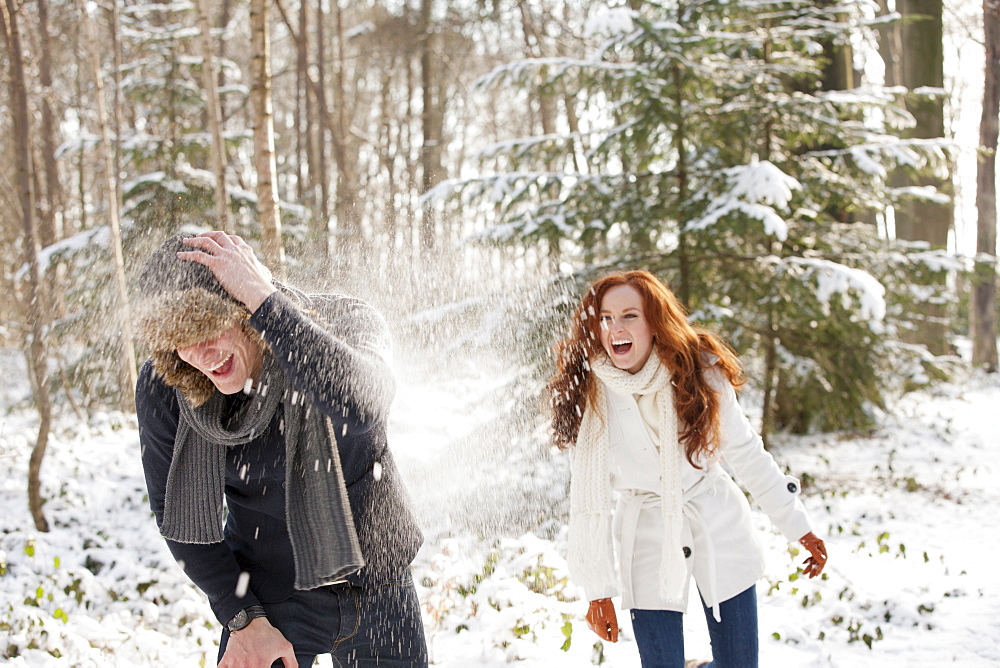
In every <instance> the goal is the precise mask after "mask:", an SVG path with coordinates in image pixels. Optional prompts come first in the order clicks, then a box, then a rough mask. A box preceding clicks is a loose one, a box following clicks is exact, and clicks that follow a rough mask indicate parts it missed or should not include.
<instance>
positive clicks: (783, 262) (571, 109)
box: [0, 0, 1000, 575]
mask: <svg viewBox="0 0 1000 668" xmlns="http://www.w3.org/2000/svg"><path fill="white" fill-rule="evenodd" d="M998 12H1000V10H998V8H997V3H996V2H994V1H993V0H984V2H983V3H982V6H981V7H980V6H978V5H977V4H976V3H972V2H969V3H962V4H958V5H950V4H949V6H948V7H945V4H944V3H943V2H940V1H938V2H934V1H932V0H898V1H897V2H891V0H879V1H877V2H876V1H869V0H844V1H843V2H835V1H833V0H816V1H813V2H804V1H792V2H781V1H777V0H774V1H767V2H763V1H751V0H741V1H738V2H734V1H728V2H726V1H722V0H692V1H690V2H649V1H642V0H628V1H627V2H609V3H577V2H571V1H570V0H465V1H459V0H453V1H450V2H447V1H445V0H397V1H391V0H384V1H375V0H370V1H368V2H344V1H343V0H330V1H328V2H315V3H313V2H300V3H295V2H290V1H289V0H250V1H249V2H239V1H233V0H220V1H216V0H197V1H196V2H173V3H153V2H85V1H83V0H76V1H68V2H59V1H57V2H52V1H50V0H23V1H20V2H19V1H17V0H4V1H3V6H2V12H0V17H2V21H3V29H4V30H3V36H4V39H5V42H4V46H5V48H4V50H3V53H2V58H3V60H2V61H0V78H2V80H3V84H4V86H5V91H6V92H7V94H6V95H0V105H3V108H4V111H5V112H6V113H5V114H4V115H3V121H2V122H3V124H4V126H5V130H6V131H5V132H3V133H2V134H0V152H2V155H3V162H2V166H0V179H3V181H2V183H3V184H4V185H3V188H0V202H2V207H0V257H2V258H4V262H3V265H2V266H3V270H2V274H0V290H2V293H3V295H4V298H3V300H2V301H0V348H2V349H3V351H4V354H5V355H7V354H16V353H15V351H22V353H23V355H24V359H25V362H26V367H25V368H26V373H27V377H28V379H29V381H30V391H29V392H27V393H25V394H24V396H23V397H21V398H20V399H19V400H18V401H17V402H15V405H13V406H12V407H11V408H10V410H15V409H16V410H31V411H37V418H36V420H37V430H36V437H35V439H34V443H33V445H32V448H31V456H30V463H29V466H28V470H27V478H26V480H24V486H25V489H26V495H27V499H28V507H29V510H30V513H31V518H32V522H33V524H34V526H35V528H36V530H38V531H40V532H45V531H48V529H49V523H48V519H47V517H46V513H45V504H46V501H47V498H46V497H47V495H46V493H45V490H46V489H51V488H52V485H51V484H50V485H49V486H48V487H46V484H45V483H44V481H43V480H42V477H41V472H42V464H43V462H44V457H45V453H46V449H47V444H48V439H49V434H50V430H51V428H52V425H53V424H54V423H57V422H58V421H59V420H60V419H62V418H65V417H66V416H75V417H76V419H77V420H78V421H79V423H81V424H83V423H87V422H88V419H89V418H90V417H91V416H93V415H95V414H101V413H103V411H106V410H108V409H112V408H114V409H118V410H120V411H122V412H124V413H126V414H128V413H130V412H132V410H133V409H132V387H133V386H134V379H135V371H136V367H137V364H138V363H139V362H141V360H142V359H143V354H144V351H142V350H136V349H135V345H134V344H133V341H132V332H131V326H130V320H129V299H130V297H131V295H130V293H129V286H130V284H131V280H130V277H131V276H132V275H133V273H134V272H135V270H136V269H137V268H138V266H139V265H141V262H142V260H143V258H144V257H145V256H146V255H147V254H148V253H149V252H150V250H152V248H154V247H156V246H157V245H158V244H159V243H161V242H162V240H163V239H165V238H166V237H167V236H169V235H171V234H174V233H176V232H179V231H188V232H196V231H200V230H204V229H219V228H221V229H226V230H228V231H231V232H235V233H238V234H240V235H242V236H243V237H244V238H247V239H248V240H250V241H251V243H253V244H254V245H255V246H256V247H257V248H258V249H259V251H260V254H261V257H262V258H263V259H264V260H265V262H266V263H267V264H268V265H269V266H271V267H272V268H273V269H274V270H275V273H276V275H278V276H280V277H283V278H287V279H288V280H289V281H290V282H292V283H295V284H298V285H302V286H304V287H307V288H313V289H337V290H343V291H346V292H350V293H353V294H357V295H359V296H361V297H364V298H366V299H369V300H371V301H372V302H373V303H375V304H376V305H377V306H378V307H379V308H380V309H382V310H383V311H384V312H385V313H386V314H387V316H388V317H389V319H390V322H391V323H392V325H393V328H394V331H395V332H396V337H397V354H398V356H399V357H400V358H402V361H403V362H405V365H406V366H407V369H408V370H409V371H410V372H411V373H415V372H414V371H413V369H414V368H420V372H421V373H424V374H427V375H428V376H430V377H435V378H446V379H449V380H451V379H455V378H461V377H463V376H466V377H468V378H469V379H471V381H472V382H478V381H479V380H480V379H483V378H486V377H488V378H489V379H490V383H488V384H489V385H490V387H491V388H492V390H493V392H494V393H495V394H492V395H491V399H490V400H487V401H488V402H492V403H491V410H490V411H489V412H488V414H489V418H488V421H489V423H490V424H491V425H492V426H493V430H494V431H495V433H496V434H501V435H502V436H495V438H496V439H497V441H504V442H503V445H502V447H500V448H499V449H498V450H497V453H511V452H530V453H532V456H531V457H526V458H525V462H526V463H524V464H522V465H521V466H523V467H524V468H530V467H533V472H532V473H531V474H530V475H528V476H527V477H526V478H523V479H522V481H521V487H520V488H518V490H517V491H518V493H520V494H522V495H525V496H528V497H532V498H535V499H536V502H535V505H533V506H531V508H532V509H533V511H534V512H535V515H531V513H529V514H528V516H527V517H518V518H516V519H515V518H512V517H511V511H510V509H509V508H506V506H503V504H501V506H503V507H502V508H501V510H496V509H494V511H493V512H492V513H490V512H487V511H486V510H482V511H475V512H471V513H467V514H470V515H472V516H473V518H472V519H469V518H466V520H465V522H467V523H468V524H469V525H470V526H476V527H477V530H480V531H483V532H484V533H488V531H486V530H485V529H484V527H487V526H488V527H491V528H492V527H495V526H497V525H503V526H504V527H505V529H507V530H508V531H509V530H511V529H512V527H517V528H518V529H521V530H534V529H538V528H539V527H541V526H543V525H545V523H546V522H549V521H550V520H551V518H552V517H553V516H555V517H559V516H560V515H559V514H560V512H564V511H565V508H564V507H562V505H561V503H562V502H561V501H560V500H559V494H555V493H553V492H552V491H551V490H550V489H547V488H546V486H547V485H548V484H549V483H550V482H551V481H550V480H549V478H547V477H546V475H540V474H539V473H538V471H537V468H538V467H539V463H538V462H539V457H540V456H541V455H539V453H543V454H544V453H545V452H546V447H547V446H546V434H545V425H544V410H543V407H542V406H541V405H540V401H539V395H540V389H541V385H542V383H543V382H544V379H545V377H546V375H547V374H548V373H550V371H551V364H552V360H551V358H550V357H549V355H548V351H549V347H550V346H551V344H552V342H553V341H554V339H555V338H556V337H557V336H558V335H559V334H560V333H561V331H562V330H561V327H562V326H563V323H564V322H565V319H566V316H567V315H568V309H569V308H571V306H572V304H573V303H574V302H575V300H576V298H577V295H578V292H579V290H580V289H581V286H582V285H584V284H585V283H586V282H587V281H588V280H590V279H592V278H594V277H596V276H598V275H600V274H601V273H604V272H607V271H610V270H614V269H619V268H633V267H644V268H648V269H651V270H652V271H654V272H655V273H657V274H658V275H659V276H661V277H662V278H663V279H664V280H666V281H667V282H668V283H669V284H670V285H671V286H672V287H673V288H674V289H675V291H676V292H677V293H678V294H679V296H681V298H682V299H683V300H684V301H685V303H686V304H688V305H689V307H690V309H691V313H692V319H695V320H697V321H698V322H699V323H701V324H704V325H707V326H710V327H712V328H713V329H716V330H717V331H719V332H721V333H723V334H724V335H725V336H726V338H727V339H728V340H729V341H730V342H731V343H732V344H733V345H734V347H735V348H736V349H737V350H738V351H739V352H740V354H741V355H742V356H743V357H744V360H745V362H746V365H747V370H748V377H749V378H750V384H749V387H748V390H747V394H748V396H749V397H750V399H751V403H753V404H754V405H755V406H756V410H757V413H758V416H757V419H758V423H759V425H760V430H761V433H762V435H763V436H764V438H765V442H767V443H770V442H771V440H772V438H773V435H774V434H776V433H792V434H807V433H821V432H829V431H836V432H840V433H864V432H865V431H866V430H868V429H871V428H872V427H873V426H874V425H875V423H876V421H877V419H878V417H879V416H880V415H881V414H882V411H883V410H884V409H885V408H886V407H887V405H888V404H890V403H891V402H892V401H893V400H895V399H896V398H898V397H900V396H902V395H903V394H904V393H906V392H911V391H913V390H916V389H918V388H925V389H926V388H927V387H928V386H931V385H933V384H934V383H939V382H945V381H947V379H949V378H950V377H953V376H954V375H955V374H956V373H963V372H964V369H965V364H966V363H967V362H965V361H963V360H962V356H961V355H959V354H958V351H959V349H960V348H962V347H963V346H966V347H967V348H968V350H969V354H968V355H966V358H967V361H968V362H971V364H972V365H974V366H977V367H980V368H981V369H983V370H985V371H987V372H995V371H996V368H997V352H996V339H997V324H996V323H997V320H996V292H997V285H996V261H995V255H996V225H997V214H996V194H995V192H996V174H995V149H996V144H997V121H998V108H997V104H998V97H1000V92H998V91H1000V74H998V69H1000V65H998V60H1000V56H998V52H997V48H998V44H1000V27H998V21H1000V18H998ZM970 51H971V52H974V53H975V54H977V55H976V56H975V57H970V56H969V52H970ZM978 54H982V55H985V59H983V58H982V56H980V55H978ZM977 58H978V64H976V65H973V66H972V67H971V68H970V67H969V66H968V63H970V62H974V63H975V62H976V61H977ZM948 62H950V63H951V64H952V69H950V70H949V69H947V68H946V63H948ZM957 62H961V63H963V65H961V71H960V72H959V71H958V70H956V69H954V66H955V63H957ZM984 62H985V67H982V63H984ZM946 72H948V74H947V76H946ZM970 86H972V87H973V88H974V89H975V90H976V92H977V93H978V91H979V90H981V91H982V93H981V95H977V94H971V95H970V94H969V90H968V89H969V87H970ZM979 87H981V89H980V88H979ZM970 108H974V109H975V111H976V112H977V113H970ZM970 119H973V120H972V121H970ZM972 125H975V126H976V128H975V129H978V133H977V132H970V127H971V126H972ZM973 239H974V242H973ZM401 363H402V362H401ZM442 366H446V367H447V372H446V373H445V374H443V373H442ZM497 397H502V398H503V399H502V400H498V399H497ZM430 419H433V420H448V419H450V418H449V415H448V411H447V410H446V408H442V409H441V411H440V413H439V414H436V415H433V416H430ZM501 425H502V426H501ZM504 439H506V440H504ZM500 460H501V456H500V454H497V461H496V462H491V463H497V464H500V463H502V462H501V461H500ZM515 468H517V467H515ZM542 468H544V467H542ZM556 468H558V467H556ZM518 470H520V469H518ZM546 470H547V469H546ZM550 497H551V498H550ZM518 510H519V512H520V511H523V510H524V509H523V508H520V507H519V508H518ZM13 512H19V511H18V510H16V509H14V510H13ZM477 513H480V514H482V515H483V516H484V517H485V516H486V515H488V516H489V517H488V518H484V517H476V515H477ZM477 521H478V522H479V524H476V522H477ZM7 531H8V530H7V529H6V528H4V533H7ZM97 570H100V569H99V568H98V569H97ZM2 574H3V569H2V568H0V575H2Z"/></svg>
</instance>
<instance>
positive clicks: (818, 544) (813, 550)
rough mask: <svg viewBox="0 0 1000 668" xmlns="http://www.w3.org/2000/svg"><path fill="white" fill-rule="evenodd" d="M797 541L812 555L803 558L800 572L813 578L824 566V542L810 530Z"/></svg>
mask: <svg viewBox="0 0 1000 668" xmlns="http://www.w3.org/2000/svg"><path fill="white" fill-rule="evenodd" d="M799 543H801V544H802V546H803V547H804V548H806V549H807V550H809V554H810V555H812V556H810V557H808V558H807V559H806V560H805V562H804V567H803V569H802V572H803V573H805V574H806V575H808V576H809V577H810V578H814V577H816V576H817V575H819V574H820V573H822V572H823V567H824V566H826V544H824V543H823V540H822V539H821V538H819V537H818V536H817V535H816V534H814V533H813V532H812V531H810V532H809V533H807V534H806V535H805V536H803V537H802V538H799Z"/></svg>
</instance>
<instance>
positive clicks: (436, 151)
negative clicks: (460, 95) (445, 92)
mask: <svg viewBox="0 0 1000 668" xmlns="http://www.w3.org/2000/svg"><path fill="white" fill-rule="evenodd" d="M433 4H434V0H420V14H419V15H418V18H417V35H418V40H419V44H420V86H421V89H422V99H423V109H422V110H421V112H420V121H421V125H422V128H423V146H422V147H421V151H420V165H421V171H422V183H421V186H422V191H423V192H425V193H426V192H428V191H430V190H431V188H433V187H434V186H436V185H437V184H438V182H439V181H440V180H441V171H442V170H441V116H442V114H441V109H440V108H439V104H440V102H441V101H440V100H439V99H438V96H437V95H436V92H437V86H436V76H435V75H436V72H435V71H434V70H435V67H434V65H435V59H434V40H433V39H432V36H433V31H432V28H431V8H432V5H433ZM435 218H436V217H435V215H434V209H433V208H432V206H431V205H430V204H428V205H426V206H424V209H423V219H422V221H421V225H420V248H421V250H422V251H423V252H424V253H426V252H427V251H433V250H434V248H435V246H436V239H435V235H436V228H437V221H436V220H435ZM428 259H430V258H428Z"/></svg>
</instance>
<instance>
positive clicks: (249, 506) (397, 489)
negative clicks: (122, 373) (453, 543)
mask: <svg viewBox="0 0 1000 668" xmlns="http://www.w3.org/2000/svg"><path fill="white" fill-rule="evenodd" d="M136 321H137V331H138V333H139V336H140V338H141V339H142V340H143V342H144V343H145V344H146V346H147V347H148V348H149V350H150V359H149V360H148V361H147V362H146V363H145V364H144V365H143V367H142V371H141V372H140V377H139V382H138V385H137V387H136V411H137V414H138V420H139V439H140V442H141V445H142V463H143V468H144V471H145V475H146V485H147V488H148V491H149V501H150V506H151V508H152V510H153V513H154V514H155V516H156V521H157V524H158V526H159V527H160V532H161V533H162V535H163V536H164V538H165V539H166V542H167V545H168V547H169V548H170V551H171V553H172V554H173V555H174V558H175V559H177V561H178V563H179V564H181V566H182V567H183V568H184V571H185V573H186V574H187V575H188V576H189V577H190V578H191V579H192V581H194V583H195V584H196V585H198V587H199V588H201V589H202V591H204V592H205V594H206V595H207V596H208V599H209V602H210V603H211V606H212V610H213V612H214V613H215V615H216V617H217V618H218V619H219V621H220V622H222V624H223V631H222V639H221V642H220V648H219V665H220V666H222V667H223V668H242V667H247V668H250V667H253V668H256V667H258V666H259V667H266V666H271V665H272V663H273V664H274V665H275V666H281V665H282V664H283V665H284V666H285V668H292V667H295V666H299V665H301V666H310V665H312V662H313V659H314V657H315V656H316V655H317V654H320V653H325V652H330V653H331V654H332V655H333V658H334V665H344V666H367V665H379V666H413V665H426V664H427V651H426V645H425V641H424V635H423V627H422V624H421V619H420V607H419V602H418V600H417V595H416V589H415V587H414V585H413V580H412V578H411V576H410V572H409V565H410V563H411V562H412V560H413V557H414V555H415V554H416V552H417V549H418V548H419V547H420V545H421V543H422V541H423V537H422V535H421V533H420V530H419V529H418V528H417V525H416V523H415V521H414V518H413V515H412V513H411V511H410V508H409V503H408V500H407V498H406V492H405V490H404V488H403V485H402V482H401V481H400V479H399V474H398V472H397V469H396V467H395V465H394V463H393V459H392V455H391V453H390V452H389V449H388V446H387V443H386V419H387V413H388V409H389V404H390V402H391V400H392V396H393V392H394V389H395V385H394V381H393V378H392V373H391V370H390V367H389V362H388V354H389V353H388V340H389V336H388V332H387V329H386V326H385V322H384V320H383V319H382V317H381V316H380V315H379V314H378V313H377V312H376V311H375V310H374V309H372V308H371V307H370V306H368V305H367V304H365V303H364V302H362V301H360V300H357V299H352V298H349V297H344V296H339V295H306V294H304V293H302V292H299V291H298V290H295V289H292V288H289V287H286V286H283V285H278V284H276V283H275V282H274V281H273V280H272V277H271V273H270V271H269V270H268V269H267V268H266V267H265V266H264V265H262V264H261V263H260V262H259V261H258V260H257V258H256V256H255V255H254V253H253V250H252V249H251V248H250V247H249V246H248V245H247V244H246V242H245V241H243V239H241V238H240V237H237V236H233V235H227V234H225V233H223V232H208V233H206V234H201V235H197V236H190V237H185V236H177V237H173V238H171V239H169V240H168V241H167V242H166V243H165V244H164V245H163V246H162V247H160V249H159V250H157V251H156V252H155V253H153V255H152V256H151V257H150V258H149V260H148V261H147V263H146V265H145V267H144V268H143V271H142V274H141V276H140V278H139V284H138V296H137V299H136ZM223 497H225V501H226V508H227V510H228V512H226V513H225V518H224V510H223Z"/></svg>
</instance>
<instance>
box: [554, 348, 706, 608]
mask: <svg viewBox="0 0 1000 668" xmlns="http://www.w3.org/2000/svg"><path fill="white" fill-rule="evenodd" d="M590 366H591V369H592V371H593V373H594V376H595V378H594V380H596V381H597V383H596V384H597V392H596V396H595V397H594V401H593V404H592V405H588V406H587V409H586V410H585V411H584V413H583V419H582V420H581V422H580V433H579V435H578V436H577V440H576V447H575V449H574V453H573V463H572V477H571V481H570V520H569V556H568V565H569V569H570V574H571V576H572V577H573V579H574V580H576V581H577V582H578V583H579V584H581V585H582V586H583V587H584V589H585V590H587V592H588V595H590V596H591V598H600V597H603V596H607V595H610V594H609V592H612V591H614V592H617V591H619V590H620V586H619V584H618V581H617V578H616V577H615V565H614V554H613V552H614V551H613V547H612V539H611V504H612V498H611V473H610V469H609V467H608V454H609V451H610V442H609V437H608V415H607V394H606V388H611V389H612V390H613V391H615V392H617V393H619V394H625V395H635V394H639V395H647V394H655V395H656V406H657V409H658V411H659V416H660V425H659V433H660V438H659V443H658V445H659V449H660V466H661V469H662V470H661V473H662V480H663V489H662V492H661V508H662V512H663V557H662V561H661V564H660V574H659V576H660V577H659V580H660V594H661V596H662V597H663V598H664V600H665V602H666V603H667V604H668V605H677V606H679V607H680V608H681V609H683V608H684V607H685V604H686V601H685V600H684V588H685V585H686V582H687V565H686V564H685V562H684V556H683V551H682V545H681V541H682V538H681V533H682V530H683V517H682V510H681V497H682V493H681V476H680V472H681V464H682V460H681V456H682V455H681V446H680V443H679V441H678V438H677V412H676V410H675V409H674V387H673V384H672V383H671V381H670V372H669V371H667V369H666V368H665V367H664V366H663V365H662V364H661V363H660V360H659V358H658V357H657V356H656V354H655V353H654V354H652V355H650V356H649V360H647V361H646V364H645V365H643V367H642V369H641V370H640V371H639V372H638V373H635V374H632V373H629V372H628V371H625V370H622V369H619V368H617V367H616V366H614V364H613V363H612V362H611V360H609V359H608V358H607V356H605V355H600V356H598V358H597V359H595V360H593V361H592V362H591V363H590ZM624 567H625V568H629V567H630V565H629V564H624Z"/></svg>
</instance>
